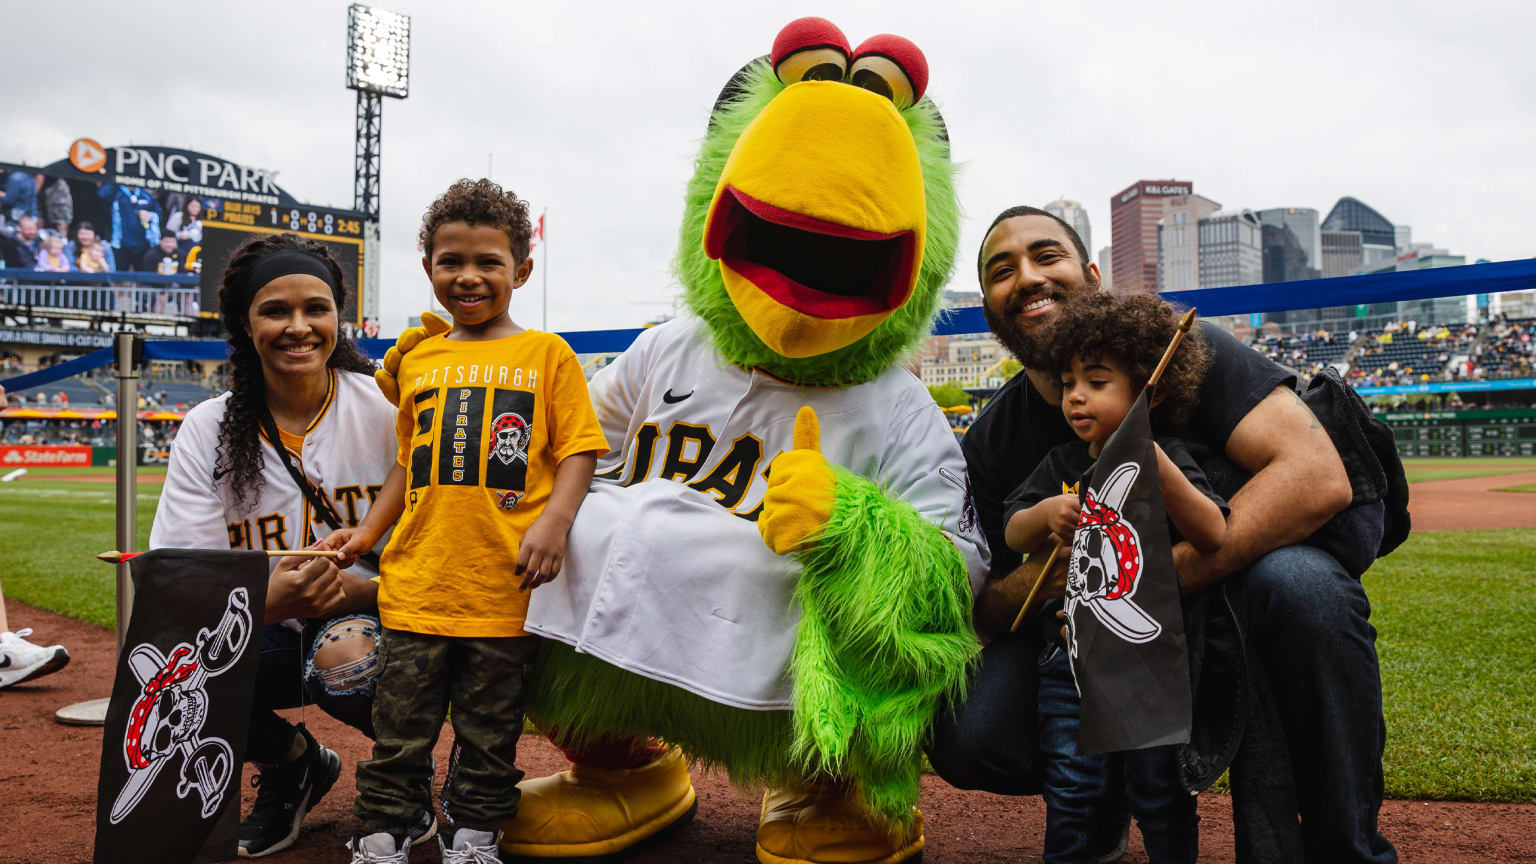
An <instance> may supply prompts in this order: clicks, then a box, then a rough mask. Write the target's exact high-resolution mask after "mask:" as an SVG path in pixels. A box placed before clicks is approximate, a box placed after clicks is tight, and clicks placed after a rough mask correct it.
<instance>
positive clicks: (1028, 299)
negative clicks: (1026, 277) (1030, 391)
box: [981, 271, 1099, 369]
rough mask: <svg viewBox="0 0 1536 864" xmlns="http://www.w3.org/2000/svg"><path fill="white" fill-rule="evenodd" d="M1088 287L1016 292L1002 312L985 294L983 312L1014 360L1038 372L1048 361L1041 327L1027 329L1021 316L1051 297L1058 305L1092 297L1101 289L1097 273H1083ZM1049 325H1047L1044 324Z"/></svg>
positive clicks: (988, 324) (993, 331)
mask: <svg viewBox="0 0 1536 864" xmlns="http://www.w3.org/2000/svg"><path fill="white" fill-rule="evenodd" d="M1083 278H1084V282H1085V284H1084V285H1082V286H1079V287H1075V288H1066V287H1060V288H1055V289H1053V290H1050V291H1047V292H1044V293H1040V294H1029V295H1026V294H1024V293H1022V292H1014V293H1013V294H1011V295H1009V297H1008V299H1007V300H1006V301H1005V302H1004V308H1003V310H1002V312H1001V313H999V312H998V311H997V310H994V309H993V308H992V304H991V303H990V302H988V301H987V298H986V297H985V295H983V297H982V301H981V313H982V315H983V316H985V317H986V319H987V328H988V329H990V330H991V331H992V335H993V336H996V337H997V341H998V342H1000V343H1002V346H1003V347H1004V348H1006V349H1007V350H1008V353H1009V354H1012V355H1013V356H1014V359H1016V360H1018V361H1019V362H1020V363H1022V364H1024V368H1025V369H1038V368H1040V367H1042V366H1045V365H1047V363H1046V358H1043V357H1041V356H1040V353H1039V352H1040V341H1041V340H1040V339H1039V338H1038V335H1037V334H1038V331H1039V330H1040V329H1041V326H1037V327H1035V328H1034V330H1035V332H1031V331H1029V330H1026V329H1025V328H1024V327H1022V326H1020V325H1019V316H1020V315H1021V314H1023V312H1024V307H1025V306H1027V305H1029V304H1030V303H1034V302H1035V301H1037V300H1040V299H1042V298H1046V297H1049V298H1050V299H1051V300H1053V301H1055V302H1056V303H1058V304H1061V303H1069V302H1071V300H1070V298H1071V297H1072V296H1074V295H1078V294H1088V293H1092V292H1094V291H1097V290H1099V284H1098V282H1097V281H1096V280H1095V279H1094V278H1093V273H1092V272H1090V271H1085V272H1084V273H1083ZM1042 326H1047V325H1042Z"/></svg>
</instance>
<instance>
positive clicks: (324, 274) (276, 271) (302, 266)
mask: <svg viewBox="0 0 1536 864" xmlns="http://www.w3.org/2000/svg"><path fill="white" fill-rule="evenodd" d="M295 274H304V275H306V276H313V277H315V278H316V279H319V280H320V281H321V282H324V283H325V284H327V285H329V286H331V293H332V294H333V295H340V294H341V285H339V284H337V282H336V274H335V273H333V272H331V268H330V265H329V264H327V263H326V261H325V259H324V258H321V257H320V256H319V255H316V254H315V253H313V252H303V251H300V250H298V249H280V250H278V251H276V252H273V253H271V254H269V255H263V256H262V257H261V258H258V259H257V260H256V263H255V264H253V265H251V270H250V272H249V273H247V274H246V276H245V286H244V288H243V289H242V291H241V293H243V294H244V295H245V305H246V306H250V305H251V302H252V301H253V300H255V299H256V292H257V291H260V290H261V289H262V288H263V287H265V286H266V284H267V283H268V282H271V281H272V280H273V279H281V278H282V277H284V276H293V275H295Z"/></svg>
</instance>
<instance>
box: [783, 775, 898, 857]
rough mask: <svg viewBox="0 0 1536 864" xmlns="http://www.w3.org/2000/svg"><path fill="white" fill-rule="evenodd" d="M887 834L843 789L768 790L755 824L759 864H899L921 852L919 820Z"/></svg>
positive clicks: (821, 786) (833, 786)
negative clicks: (760, 813)
mask: <svg viewBox="0 0 1536 864" xmlns="http://www.w3.org/2000/svg"><path fill="white" fill-rule="evenodd" d="M912 813H913V821H912V823H911V824H910V825H906V826H902V827H899V828H895V829H894V830H887V828H886V826H884V825H883V824H882V823H881V822H880V821H878V820H876V819H874V818H872V817H871V815H870V813H869V811H868V810H866V809H865V808H864V807H863V806H862V805H860V804H859V802H858V799H857V797H856V796H854V795H853V794H852V793H851V792H850V791H849V790H848V789H847V788H846V787H844V786H842V785H840V784H835V783H826V784H813V785H810V786H808V787H806V788H803V789H798V790H783V789H770V790H768V792H767V793H765V794H764V795H763V812H762V816H761V817H760V819H759V820H758V825H757V860H758V861H760V862H762V864H897V862H899V861H917V860H920V859H921V858H922V853H923V817H922V814H921V813H918V812H917V811H916V809H914V810H913V811H912Z"/></svg>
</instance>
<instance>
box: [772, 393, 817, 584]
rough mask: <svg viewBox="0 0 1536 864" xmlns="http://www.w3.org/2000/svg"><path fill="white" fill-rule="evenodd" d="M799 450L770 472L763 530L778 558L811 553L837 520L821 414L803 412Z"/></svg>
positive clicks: (798, 416)
mask: <svg viewBox="0 0 1536 864" xmlns="http://www.w3.org/2000/svg"><path fill="white" fill-rule="evenodd" d="M794 445H795V449H793V450H787V451H785V452H783V453H780V454H779V456H778V458H776V459H774V460H773V463H772V464H771V465H769V467H768V492H767V494H765V495H764V496H763V515H761V516H759V517H758V519H757V530H758V531H759V532H760V533H761V534H762V535H763V542H764V543H767V544H768V548H769V549H772V550H773V551H774V554H777V555H787V554H789V553H790V552H797V551H799V550H801V549H802V548H804V547H805V541H806V538H807V537H810V536H811V535H813V534H815V533H816V532H818V531H820V530H821V529H822V528H823V527H824V526H825V525H826V524H827V520H828V519H829V518H831V516H832V500H833V486H832V469H831V467H830V466H829V465H828V463H827V459H826V457H825V456H822V455H821V424H820V423H819V422H818V421H817V419H816V409H814V408H812V407H811V406H809V405H804V406H801V408H800V411H799V413H797V414H796V415H795V435H794Z"/></svg>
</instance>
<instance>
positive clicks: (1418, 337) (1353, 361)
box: [1249, 318, 1536, 387]
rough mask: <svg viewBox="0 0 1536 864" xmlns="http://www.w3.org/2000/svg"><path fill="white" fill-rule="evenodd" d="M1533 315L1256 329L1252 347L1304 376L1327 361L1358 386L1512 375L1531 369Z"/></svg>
mask: <svg viewBox="0 0 1536 864" xmlns="http://www.w3.org/2000/svg"><path fill="white" fill-rule="evenodd" d="M1533 337H1536V320H1521V321H1506V320H1504V319H1502V318H1496V319H1494V321H1492V322H1490V323H1488V324H1485V325H1481V326H1479V325H1477V324H1469V323H1463V324H1434V325H1430V326H1425V327H1421V326H1419V324H1418V322H1416V321H1404V322H1393V323H1389V324H1387V325H1386V326H1385V327H1383V328H1381V329H1379V330H1368V331H1364V332H1360V331H1350V332H1349V333H1348V334H1347V335H1339V334H1335V333H1332V332H1329V331H1327V330H1318V331H1316V332H1313V333H1305V334H1301V335H1291V334H1277V333H1260V334H1257V335H1255V336H1254V337H1253V338H1252V339H1250V340H1249V343H1250V344H1251V345H1252V346H1253V348H1254V350H1256V351H1259V352H1260V353H1262V354H1264V356H1266V357H1269V358H1270V359H1271V360H1274V361H1275V362H1277V363H1280V364H1281V365H1284V366H1287V367H1290V368H1292V369H1295V370H1296V372H1297V373H1298V376H1299V377H1300V379H1301V380H1302V381H1303V382H1305V381H1307V380H1309V379H1311V377H1312V376H1313V375H1316V374H1317V373H1318V372H1321V371H1322V369H1323V367H1324V366H1327V365H1333V366H1335V367H1338V368H1339V369H1340V370H1341V373H1342V374H1343V376H1344V378H1345V380H1347V381H1348V382H1349V383H1350V384H1353V385H1355V386H1357V387H1373V386H1405V385H1411V384H1423V383H1428V382H1432V381H1457V380H1479V379H1483V378H1512V377H1524V376H1530V375H1533V374H1536V338H1533Z"/></svg>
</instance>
